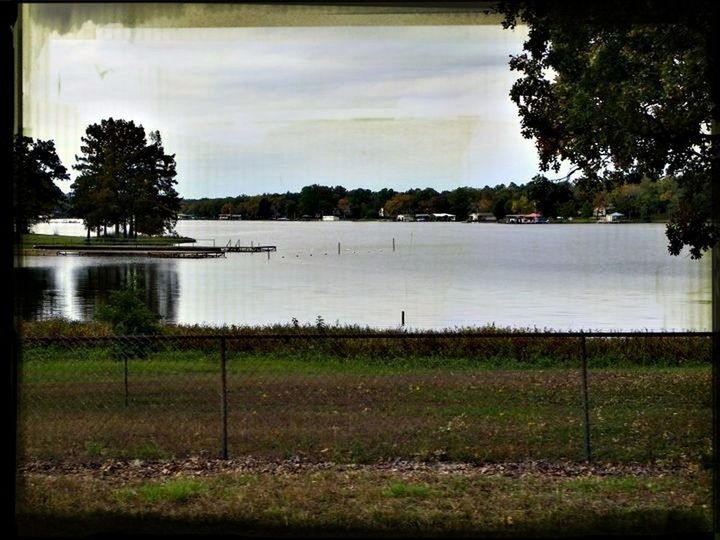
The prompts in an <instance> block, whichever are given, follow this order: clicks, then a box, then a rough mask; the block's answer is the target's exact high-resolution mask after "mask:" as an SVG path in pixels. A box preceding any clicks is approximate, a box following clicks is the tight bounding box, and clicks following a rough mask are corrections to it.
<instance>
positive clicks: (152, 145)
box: [71, 118, 180, 237]
mask: <svg viewBox="0 0 720 540" xmlns="http://www.w3.org/2000/svg"><path fill="white" fill-rule="evenodd" d="M82 142H83V146H81V151H82V155H81V156H75V159H76V160H77V164H76V165H75V166H74V168H75V169H76V170H77V171H78V172H79V173H80V174H79V176H78V177H77V178H76V180H75V182H74V183H73V184H72V186H71V187H72V199H73V207H74V210H75V213H76V214H77V215H78V216H79V217H82V218H83V220H84V221H85V225H86V227H87V228H88V234H89V231H90V230H91V229H98V230H99V229H100V227H103V228H105V229H107V227H109V226H113V225H114V226H115V228H116V231H119V230H120V227H122V230H123V234H124V235H125V236H126V237H136V236H137V234H138V233H142V234H148V235H155V234H162V233H163V232H166V231H172V229H173V228H174V226H175V223H176V221H177V212H178V210H179V209H180V197H179V195H178V193H177V191H175V187H174V186H175V184H177V181H176V180H175V176H176V174H177V173H176V171H175V156H174V155H167V154H165V151H164V149H163V146H162V140H161V137H160V132H159V131H154V132H151V133H150V142H149V143H148V141H147V138H146V135H145V129H144V128H143V127H142V126H141V125H137V126H136V125H135V123H134V122H133V121H126V120H121V119H119V120H114V119H112V118H110V119H107V120H102V121H101V122H100V124H92V125H90V126H88V128H87V130H86V135H85V136H84V137H82Z"/></svg>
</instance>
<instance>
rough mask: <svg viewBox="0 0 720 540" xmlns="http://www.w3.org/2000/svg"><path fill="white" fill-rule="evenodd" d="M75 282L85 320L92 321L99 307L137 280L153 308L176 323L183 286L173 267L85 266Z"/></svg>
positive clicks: (151, 264) (139, 265)
mask: <svg viewBox="0 0 720 540" xmlns="http://www.w3.org/2000/svg"><path fill="white" fill-rule="evenodd" d="M73 279H74V281H75V285H76V295H77V297H78V299H79V300H80V302H79V304H80V310H79V311H80V316H81V318H82V319H92V317H93V314H94V313H95V307H96V306H97V305H98V304H100V303H102V302H105V301H106V300H107V297H108V294H109V292H110V291H113V290H117V289H119V288H121V287H123V286H124V285H125V284H127V283H130V282H131V281H135V282H136V283H137V284H138V285H139V286H140V287H141V288H143V289H144V290H145V299H146V301H147V304H148V306H149V307H150V309H152V310H153V311H154V312H155V313H158V314H160V316H161V317H162V318H163V319H165V320H167V321H175V316H176V314H177V306H176V298H177V296H178V291H179V287H178V276H177V271H176V270H174V269H173V268H167V267H164V266H160V265H157V264H153V263H136V262H128V263H121V264H103V265H96V266H83V267H80V268H77V269H76V270H75V272H74V276H73Z"/></svg>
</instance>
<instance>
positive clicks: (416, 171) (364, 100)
mask: <svg viewBox="0 0 720 540" xmlns="http://www.w3.org/2000/svg"><path fill="white" fill-rule="evenodd" d="M80 35H82V34H80V33H78V35H77V36H73V35H72V33H70V34H69V35H68V34H65V35H63V36H62V38H57V39H53V38H52V37H51V39H49V40H47V42H46V45H45V46H46V47H47V51H45V54H44V58H46V59H47V66H45V67H44V68H43V70H42V71H43V73H42V74H38V73H37V72H36V73H34V75H33V76H32V77H30V79H29V81H30V82H29V83H28V82H26V88H25V95H26V103H25V109H26V110H27V111H28V112H27V114H26V127H27V128H28V129H27V132H28V133H29V134H30V135H32V136H34V137H40V138H43V139H46V138H51V139H54V140H55V141H56V144H57V146H58V151H59V154H60V157H61V158H62V160H63V162H64V163H65V164H66V165H67V166H68V167H70V165H72V164H73V163H74V155H75V154H76V153H79V151H80V150H79V147H80V137H81V136H82V134H83V132H84V129H85V128H86V127H87V125H89V124H91V123H95V122H99V121H100V120H101V119H103V118H108V117H111V116H112V117H114V118H124V119H128V120H130V119H132V120H134V121H135V122H136V123H140V124H142V125H143V126H144V127H145V128H146V130H148V131H149V130H155V129H158V130H160V133H161V135H162V137H163V140H164V144H165V148H166V151H168V152H169V153H175V154H176V160H177V165H178V191H179V192H180V194H181V195H182V196H184V197H186V198H197V197H202V196H206V197H218V196H235V195H239V194H243V193H244V194H255V193H263V192H284V191H288V190H289V191H297V190H299V189H300V188H301V187H302V186H304V185H308V184H311V183H320V184H326V185H338V184H340V185H343V186H345V187H346V188H349V189H352V188H356V187H365V188H370V189H375V190H377V189H381V188H383V187H390V188H394V189H396V190H406V189H409V188H413V187H419V188H424V187H428V186H429V187H434V188H436V189H438V190H442V189H454V188H456V187H458V186H476V187H481V186H484V185H495V184H498V183H508V182H510V181H515V182H526V181H528V180H530V179H531V178H532V176H534V175H535V174H537V172H538V168H537V157H536V153H535V149H534V146H533V143H532V142H531V141H527V140H525V139H523V138H522V137H521V135H520V121H519V118H518V116H517V111H516V107H515V105H514V104H513V103H512V102H511V101H510V99H509V97H508V91H509V89H510V87H511V85H512V83H513V81H514V80H515V78H516V77H517V74H516V73H512V72H510V71H509V69H508V67H507V63H508V57H509V55H510V54H516V53H518V52H520V51H521V47H522V42H523V40H524V39H525V37H526V30H525V28H524V27H519V28H518V29H516V30H514V31H510V30H503V29H502V28H501V27H500V26H496V25H485V26H404V27H387V26H374V27H373V26H368V27H287V28H278V27H272V28H271V27H260V28H202V29H195V28H189V29H188V28H157V29H153V28H148V29H142V28H136V29H127V28H123V27H120V26H119V25H117V26H111V25H108V26H104V27H103V26H100V27H98V29H97V30H96V32H95V35H94V38H93V39H79V36H80ZM73 174H74V173H73ZM68 186H69V183H65V185H64V186H63V187H64V188H65V190H67V188H68Z"/></svg>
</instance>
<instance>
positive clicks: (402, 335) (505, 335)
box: [21, 331, 714, 343]
mask: <svg viewBox="0 0 720 540" xmlns="http://www.w3.org/2000/svg"><path fill="white" fill-rule="evenodd" d="M713 335H714V333H713V332H655V331H647V332H584V331H578V332H484V333H480V332H478V333H472V332H467V333H466V332H386V333H382V332H381V333H333V332H325V333H323V332H318V333H312V334H310V333H284V334H260V333H253V334H243V335H231V334H204V335H127V336H75V337H74V336H54V337H23V338H22V340H21V341H22V342H25V343H55V342H61V341H73V342H103V341H119V340H133V339H135V340H146V341H181V340H221V339H224V340H229V341H240V340H250V339H253V340H274V339H282V340H293V339H442V338H454V339H459V338H465V339H526V338H531V339H532V338H648V337H670V338H679V337H706V338H709V337H713Z"/></svg>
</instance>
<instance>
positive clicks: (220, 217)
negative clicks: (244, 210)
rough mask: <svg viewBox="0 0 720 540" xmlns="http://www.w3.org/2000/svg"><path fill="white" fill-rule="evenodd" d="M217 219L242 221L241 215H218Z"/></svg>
mask: <svg viewBox="0 0 720 540" xmlns="http://www.w3.org/2000/svg"><path fill="white" fill-rule="evenodd" d="M218 219H223V220H229V221H240V220H241V219H242V214H219V215H218Z"/></svg>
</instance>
